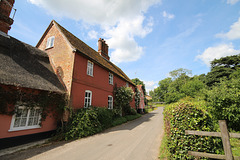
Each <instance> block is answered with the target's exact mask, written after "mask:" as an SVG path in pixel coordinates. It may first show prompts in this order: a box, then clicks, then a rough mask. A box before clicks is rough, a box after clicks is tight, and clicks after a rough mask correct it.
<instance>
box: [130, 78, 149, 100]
mask: <svg viewBox="0 0 240 160" xmlns="http://www.w3.org/2000/svg"><path fill="white" fill-rule="evenodd" d="M132 82H133V83H134V84H135V85H142V90H143V93H144V96H145V95H146V88H145V84H144V83H143V81H141V80H140V79H138V78H135V79H132Z"/></svg>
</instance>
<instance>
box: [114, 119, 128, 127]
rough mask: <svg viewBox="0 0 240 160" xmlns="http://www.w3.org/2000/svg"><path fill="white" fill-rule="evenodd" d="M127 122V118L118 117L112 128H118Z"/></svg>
mask: <svg viewBox="0 0 240 160" xmlns="http://www.w3.org/2000/svg"><path fill="white" fill-rule="evenodd" d="M126 122H127V119H126V118H125V117H118V118H116V119H114V120H113V123H112V126H117V125H120V124H123V123H126Z"/></svg>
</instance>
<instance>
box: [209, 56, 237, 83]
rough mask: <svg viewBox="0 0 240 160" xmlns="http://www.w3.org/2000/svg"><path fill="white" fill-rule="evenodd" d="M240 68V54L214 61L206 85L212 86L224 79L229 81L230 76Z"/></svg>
mask: <svg viewBox="0 0 240 160" xmlns="http://www.w3.org/2000/svg"><path fill="white" fill-rule="evenodd" d="M239 68H240V54H239V55H233V56H226V57H222V58H220V59H214V60H213V61H212V62H211V71H210V72H208V74H207V76H206V84H207V85H208V86H212V85H214V84H215V83H219V82H220V81H221V79H222V78H227V79H229V77H230V75H231V74H232V73H233V72H235V71H236V70H238V69H239Z"/></svg>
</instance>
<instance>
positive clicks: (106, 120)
mask: <svg viewBox="0 0 240 160" xmlns="http://www.w3.org/2000/svg"><path fill="white" fill-rule="evenodd" d="M94 110H95V112H96V113H97V119H98V120H99V122H100V124H101V126H102V128H103V129H107V128H109V127H111V125H112V121H113V115H114V112H113V110H111V109H106V108H100V107H96V108H94Z"/></svg>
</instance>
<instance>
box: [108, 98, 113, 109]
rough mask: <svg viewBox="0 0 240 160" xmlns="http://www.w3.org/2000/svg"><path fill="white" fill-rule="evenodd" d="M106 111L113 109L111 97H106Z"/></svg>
mask: <svg viewBox="0 0 240 160" xmlns="http://www.w3.org/2000/svg"><path fill="white" fill-rule="evenodd" d="M108 109H113V97H112V96H108Z"/></svg>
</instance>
